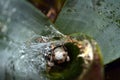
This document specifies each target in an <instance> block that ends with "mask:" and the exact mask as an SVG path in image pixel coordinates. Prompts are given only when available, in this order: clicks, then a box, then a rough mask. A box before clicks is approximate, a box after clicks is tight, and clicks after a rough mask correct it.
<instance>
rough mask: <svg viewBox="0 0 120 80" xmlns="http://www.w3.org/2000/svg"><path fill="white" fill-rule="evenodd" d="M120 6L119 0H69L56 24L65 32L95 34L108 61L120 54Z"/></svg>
mask: <svg viewBox="0 0 120 80" xmlns="http://www.w3.org/2000/svg"><path fill="white" fill-rule="evenodd" d="M119 5H120V1H119V0H114V1H113V0H67V2H66V5H65V6H64V8H63V9H62V11H61V13H60V14H59V16H58V18H57V20H56V22H55V24H56V25H57V29H59V30H60V31H61V32H62V33H64V34H72V33H81V32H82V33H84V34H87V35H90V36H92V37H93V38H94V39H95V40H96V41H97V42H98V43H99V45H100V47H101V51H102V53H103V57H104V64H107V63H109V62H112V61H113V60H115V59H117V58H119V57H120V49H119V48H120V45H119V43H120V35H119V34H120V15H119V13H120V8H119Z"/></svg>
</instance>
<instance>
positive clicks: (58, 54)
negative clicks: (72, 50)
mask: <svg viewBox="0 0 120 80" xmlns="http://www.w3.org/2000/svg"><path fill="white" fill-rule="evenodd" d="M46 57H47V65H48V67H49V68H51V67H53V66H54V65H56V64H57V65H59V64H62V63H64V62H69V61H70V57H69V55H68V52H67V49H66V47H65V46H64V45H59V46H54V45H52V50H51V54H48V55H47V56H46Z"/></svg>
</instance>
